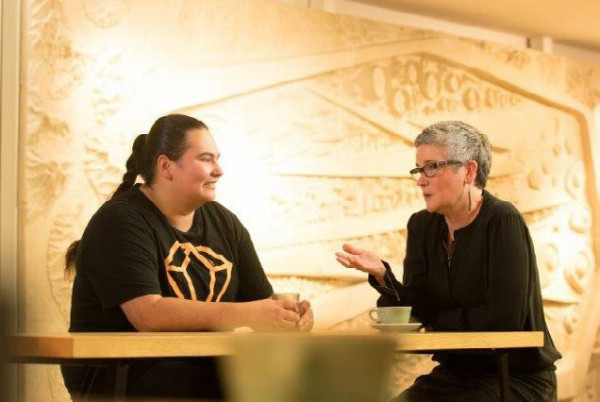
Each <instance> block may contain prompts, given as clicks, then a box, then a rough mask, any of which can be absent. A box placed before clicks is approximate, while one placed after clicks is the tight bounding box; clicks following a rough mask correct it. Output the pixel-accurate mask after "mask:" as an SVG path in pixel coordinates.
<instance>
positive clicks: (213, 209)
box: [198, 201, 241, 225]
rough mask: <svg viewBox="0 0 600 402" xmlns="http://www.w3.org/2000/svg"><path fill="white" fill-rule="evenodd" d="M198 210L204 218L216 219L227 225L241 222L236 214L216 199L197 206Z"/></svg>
mask: <svg viewBox="0 0 600 402" xmlns="http://www.w3.org/2000/svg"><path fill="white" fill-rule="evenodd" d="M198 211H199V212H200V213H201V214H202V215H203V216H204V218H205V219H211V220H217V221H221V222H225V223H227V224H229V225H238V224H241V223H240V220H239V218H238V217H237V215H236V214H234V213H233V212H231V211H230V210H229V209H228V208H227V207H225V206H224V205H223V204H220V203H219V202H217V201H211V202H207V203H206V204H204V205H202V206H201V207H200V208H198Z"/></svg>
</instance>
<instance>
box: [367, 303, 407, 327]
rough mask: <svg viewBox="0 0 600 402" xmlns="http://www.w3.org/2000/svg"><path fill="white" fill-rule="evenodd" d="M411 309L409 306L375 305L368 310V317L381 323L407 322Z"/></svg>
mask: <svg viewBox="0 0 600 402" xmlns="http://www.w3.org/2000/svg"><path fill="white" fill-rule="evenodd" d="M411 310H412V307H411V306H401V307H377V308H373V309H371V310H370V311H369V317H370V318H371V319H372V320H373V321H375V322H377V323H381V324H407V323H408V322H409V320H410V311H411Z"/></svg>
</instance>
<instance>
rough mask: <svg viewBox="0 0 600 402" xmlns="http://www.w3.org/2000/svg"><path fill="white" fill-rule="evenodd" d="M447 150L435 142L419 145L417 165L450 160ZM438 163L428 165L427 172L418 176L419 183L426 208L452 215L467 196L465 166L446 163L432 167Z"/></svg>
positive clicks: (420, 166) (421, 165)
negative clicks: (462, 198) (434, 143)
mask: <svg viewBox="0 0 600 402" xmlns="http://www.w3.org/2000/svg"><path fill="white" fill-rule="evenodd" d="M449 159H450V158H448V156H447V154H446V150H445V149H444V148H443V147H440V146H437V145H433V144H423V145H420V146H418V147H417V167H419V168H422V167H425V165H427V164H428V163H435V162H443V161H448V160H449ZM432 166H433V167H435V166H436V165H430V166H427V167H426V169H427V172H426V173H427V175H429V176H431V177H427V175H426V174H425V173H421V174H420V175H419V176H418V180H417V185H418V186H419V187H420V188H421V192H422V194H423V199H424V200H425V205H426V208H427V210H428V211H429V212H437V213H439V214H442V215H450V214H452V213H453V211H454V210H455V208H456V205H458V204H459V202H460V200H461V197H464V196H465V183H466V180H467V177H466V173H467V172H466V169H465V166H461V165H459V164H451V163H449V164H445V165H441V166H439V167H437V168H436V169H432V168H431V167H432Z"/></svg>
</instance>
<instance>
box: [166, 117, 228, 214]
mask: <svg viewBox="0 0 600 402" xmlns="http://www.w3.org/2000/svg"><path fill="white" fill-rule="evenodd" d="M219 157H220V153H219V150H218V149H217V144H216V143H215V141H214V139H213V138H212V136H211V135H210V133H209V132H208V130H206V129H204V128H201V129H192V130H189V131H188V132H187V148H186V150H185V152H184V153H183V155H182V156H181V158H179V160H177V161H175V162H174V163H172V164H171V167H170V172H171V174H172V177H173V185H174V186H175V189H176V191H177V192H178V194H179V195H180V196H181V199H186V200H188V201H189V203H191V204H196V205H202V204H204V203H207V202H210V201H214V200H215V187H216V184H217V181H218V180H219V178H220V177H221V176H222V175H223V171H222V170H221V166H220V165H219V162H218V161H219Z"/></svg>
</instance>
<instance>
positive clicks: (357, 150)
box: [21, 0, 600, 400]
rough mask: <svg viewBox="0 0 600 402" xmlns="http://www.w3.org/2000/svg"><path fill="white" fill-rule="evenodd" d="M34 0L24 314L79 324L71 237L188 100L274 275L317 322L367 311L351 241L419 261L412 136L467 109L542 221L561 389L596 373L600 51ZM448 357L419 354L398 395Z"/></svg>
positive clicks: (31, 394) (354, 321)
mask: <svg viewBox="0 0 600 402" xmlns="http://www.w3.org/2000/svg"><path fill="white" fill-rule="evenodd" d="M25 10H26V23H25V30H24V32H25V33H24V35H25V36H24V45H25V46H26V52H24V53H25V54H26V55H27V57H24V62H25V66H26V68H27V74H26V78H25V82H24V83H23V86H24V88H26V90H25V94H26V95H25V99H24V102H25V109H24V110H25V121H26V124H25V129H24V131H23V133H22V136H23V139H24V141H23V143H24V146H23V155H22V160H23V174H22V183H23V186H22V193H23V194H24V196H23V198H22V205H21V206H22V208H23V210H24V211H25V217H26V219H25V221H24V222H23V227H22V232H23V234H24V236H23V238H24V241H25V242H24V244H23V250H24V251H23V253H24V256H23V257H24V261H25V273H26V275H25V277H26V278H27V279H26V280H27V283H26V286H24V288H25V289H26V294H25V298H26V308H27V314H26V317H25V320H26V321H25V326H26V329H28V330H31V331H64V330H66V328H67V326H68V313H69V298H70V286H69V285H68V284H67V283H65V282H64V279H63V274H62V264H63V262H62V258H63V255H64V251H65V250H66V248H67V246H68V245H69V243H70V242H71V241H72V240H75V239H77V238H79V237H80V235H81V232H82V231H83V228H84V227H85V224H86V222H87V221H88V219H89V217H90V216H91V214H93V213H94V211H95V210H96V209H97V207H98V206H99V205H100V204H101V203H102V202H103V201H104V200H106V199H107V198H108V197H109V196H110V195H111V193H112V191H114V189H115V187H116V185H117V184H118V183H119V182H120V180H121V175H122V174H123V171H124V164H125V160H126V158H127V156H128V155H129V153H130V147H131V143H132V141H133V138H135V136H136V135H137V134H139V133H142V132H147V130H148V129H149V128H150V125H151V124H152V122H153V121H154V120H155V119H156V118H157V117H159V116H160V115H163V114H166V113H171V112H182V113H188V114H191V115H194V116H196V117H198V118H200V119H202V120H204V121H205V122H206V123H207V124H208V125H209V127H211V130H212V133H213V135H214V136H215V138H216V140H217V143H218V145H219V147H220V149H221V152H222V154H223V156H222V164H223V167H224V170H225V176H224V177H223V179H222V180H221V181H220V182H219V184H220V187H219V192H218V197H219V200H220V201H221V202H222V203H223V204H225V205H226V206H227V207H229V208H230V209H232V210H233V211H234V212H235V213H236V214H237V215H238V216H239V217H240V218H241V220H242V221H243V222H244V224H245V225H246V226H247V227H248V229H249V230H250V232H251V234H252V236H253V239H254V242H255V244H256V246H257V249H258V250H259V253H260V257H261V260H262V261H263V264H264V266H265V269H266V271H267V272H268V274H269V275H270V277H271V278H272V281H273V284H274V287H275V289H276V290H278V291H299V292H300V293H301V294H302V296H303V297H306V298H309V299H311V301H312V303H313V306H314V310H315V317H316V320H317V327H318V328H319V329H333V328H335V329H344V328H345V329H351V328H366V327H368V321H367V318H366V316H365V311H366V310H368V308H370V307H371V306H372V305H373V304H374V303H375V300H376V297H377V295H376V294H375V292H374V291H372V290H371V289H370V288H369V287H368V285H367V284H366V282H365V278H364V276H362V275H359V274H358V273H356V272H355V271H350V270H347V269H344V268H342V267H340V266H338V265H337V263H336V262H335V259H334V256H333V253H334V252H335V251H337V250H338V249H339V248H340V247H341V244H343V243H344V242H352V243H356V244H358V245H360V246H361V247H364V248H369V249H372V250H374V251H376V252H377V253H378V254H379V255H380V256H381V257H382V258H384V259H386V260H387V261H389V262H390V263H391V264H392V266H393V268H394V270H395V271H396V273H397V274H398V275H399V276H401V273H402V268H401V265H402V259H403V257H404V247H405V245H404V243H405V239H406V226H405V225H406V222H407V220H408V217H409V216H410V214H411V213H413V212H415V211H417V210H419V209H420V208H422V207H423V202H422V201H421V197H420V195H419V193H420V192H419V191H418V189H417V187H416V186H415V184H414V182H413V181H412V180H411V179H410V177H409V175H408V170H409V169H410V168H411V167H413V166H414V157H415V151H414V149H413V147H412V142H413V140H414V138H415V136H416V135H417V134H418V133H419V132H420V131H421V130H422V129H423V128H424V127H425V126H427V125H429V124H431V123H433V122H435V121H438V120H447V119H460V120H465V121H467V122H469V123H471V124H473V125H474V126H476V127H478V128H480V129H481V130H482V131H483V132H485V133H487V134H488V136H489V137H490V139H491V142H492V145H493V164H492V171H491V178H490V180H489V183H488V188H489V189H490V191H492V192H493V193H495V194H497V195H498V196H499V197H501V198H503V199H506V200H509V201H511V202H513V203H514V204H515V205H517V207H518V208H519V209H520V210H521V211H522V213H523V214H524V217H525V219H526V220H527V222H528V224H529V227H530V231H531V233H532V236H533V238H534V242H535V245H536V251H537V258H538V264H539V269H540V275H541V280H542V287H543V296H544V302H545V306H546V314H547V320H548V324H549V326H550V328H551V332H552V334H553V337H554V339H555V341H556V343H557V344H558V346H559V349H560V350H561V351H562V352H563V355H564V358H563V360H561V361H560V362H559V381H560V388H559V395H560V396H561V397H565V398H566V397H573V396H575V395H576V394H577V393H578V392H579V391H580V390H583V389H584V379H585V378H586V376H585V374H586V370H587V367H588V364H587V363H588V362H590V354H591V351H592V347H593V342H594V336H595V328H596V327H597V326H598V322H599V320H600V318H599V317H600V298H599V297H598V296H597V295H596V294H595V293H594V289H597V288H598V286H599V285H600V279H599V275H598V268H597V265H596V260H597V259H598V256H599V251H600V244H598V240H597V239H598V238H600V237H599V235H600V232H599V228H598V211H599V209H598V206H599V205H598V195H599V191H598V183H597V178H596V173H595V169H594V166H598V164H599V163H600V162H599V161H600V159H599V158H598V155H599V154H598V151H599V150H600V148H599V145H600V143H599V138H600V132H599V131H598V130H599V129H600V125H598V124H597V122H596V123H594V121H593V115H592V112H593V110H594V108H598V107H599V104H600V67H598V66H592V65H585V64H581V63H577V62H574V61H570V60H567V59H565V58H561V57H556V56H547V55H542V54H539V53H536V52H529V51H521V50H515V49H512V48H508V47H503V46H499V45H494V44H491V43H487V42H477V41H472V40H465V39H458V38H454V37H450V36H446V35H440V34H435V33H432V32H429V31H423V30H416V29H408V28H403V27H397V26H392V25H386V24H381V23H374V22H369V21H365V20H360V19H355V18H350V17H343V16H335V15H331V14H326V13H321V12H317V11H314V10H309V9H304V8H299V7H294V6H289V5H282V4H278V3H272V2H267V1H259V0H230V1H227V2H223V1H218V0H213V1H201V2H199V1H190V0H181V1H172V0H160V1H155V2H152V6H148V3H147V2H145V1H142V0H110V1H96V0H85V1H76V0H61V1H59V0H32V1H30V2H28V3H27V5H26V7H25ZM590 326H592V327H593V328H594V331H590V330H589V327H590ZM590 332H593V334H590ZM575 362H577V364H575ZM430 368H431V363H430V362H428V361H427V358H425V357H422V356H421V357H407V358H403V359H402V361H401V362H399V363H398V364H397V371H396V372H395V373H394V381H393V384H392V385H391V389H390V394H393V393H394V392H397V391H398V390H399V389H401V388H403V387H404V386H406V385H408V384H409V383H410V381H412V378H414V376H415V375H417V374H418V373H420V372H424V371H427V370H429V369H430ZM590 373H591V372H590ZM590 375H592V374H590ZM594 375H595V374H594ZM40 378H42V379H43V380H40V381H37V379H40ZM27 381H28V383H35V384H36V385H35V386H32V387H27V394H26V399H27V400H39V399H44V396H45V395H47V394H48V390H49V389H50V392H51V395H52V396H53V399H54V400H65V399H66V398H67V396H66V393H65V390H64V388H63V387H62V384H61V383H60V377H59V373H58V371H57V370H56V369H53V370H50V369H47V368H43V369H40V368H35V369H33V368H31V369H28V379H27ZM586 392H587V391H586ZM594 392H596V391H594Z"/></svg>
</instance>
